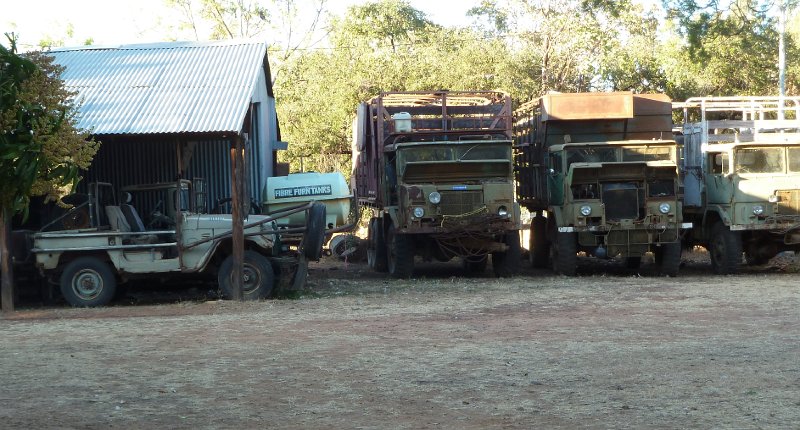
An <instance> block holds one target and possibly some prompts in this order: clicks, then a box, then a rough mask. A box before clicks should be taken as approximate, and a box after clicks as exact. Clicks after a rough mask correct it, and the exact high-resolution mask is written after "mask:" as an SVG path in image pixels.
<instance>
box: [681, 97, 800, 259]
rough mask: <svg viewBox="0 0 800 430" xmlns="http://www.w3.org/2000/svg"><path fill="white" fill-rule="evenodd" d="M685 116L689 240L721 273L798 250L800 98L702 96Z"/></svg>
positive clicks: (688, 107) (685, 105)
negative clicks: (706, 251)
mask: <svg viewBox="0 0 800 430" xmlns="http://www.w3.org/2000/svg"><path fill="white" fill-rule="evenodd" d="M675 108H676V109H677V112H678V113H679V114H680V115H679V116H680V117H681V118H682V120H681V121H680V122H681V123H682V124H681V125H680V127H679V128H678V132H679V136H680V138H682V139H683V146H684V159H683V163H682V165H681V170H682V174H683V176H684V177H685V180H684V182H685V188H686V192H685V201H684V217H685V218H686V219H687V220H688V221H691V222H692V223H693V224H694V228H693V229H692V234H691V235H689V236H688V237H687V239H689V240H690V241H691V243H693V244H698V245H702V246H704V247H706V248H707V249H708V250H709V253H710V257H711V265H712V267H713V269H714V271H715V272H716V273H718V274H732V273H736V272H737V271H738V270H739V267H740V265H741V263H742V253H744V256H745V261H746V263H747V264H750V265H758V264H763V263H766V262H767V261H768V260H769V259H771V258H772V257H774V256H775V255H777V254H778V253H779V252H782V251H795V252H797V251H798V250H800V98H798V97H784V98H780V97H703V98H691V99H689V100H687V101H686V102H684V103H676V104H675Z"/></svg>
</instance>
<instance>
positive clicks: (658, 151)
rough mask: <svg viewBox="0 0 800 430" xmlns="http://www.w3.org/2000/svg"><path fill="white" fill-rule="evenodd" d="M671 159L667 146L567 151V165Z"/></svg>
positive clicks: (575, 149) (584, 148) (572, 149)
mask: <svg viewBox="0 0 800 430" xmlns="http://www.w3.org/2000/svg"><path fill="white" fill-rule="evenodd" d="M671 159H672V147H669V146H624V147H608V146H606V147H583V148H570V149H569V150H568V151H567V162H568V163H569V164H572V163H615V162H629V161H661V160H666V161H669V160H671Z"/></svg>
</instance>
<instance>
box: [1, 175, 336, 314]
mask: <svg viewBox="0 0 800 430" xmlns="http://www.w3.org/2000/svg"><path fill="white" fill-rule="evenodd" d="M88 188H89V192H88V194H85V195H75V196H71V198H69V199H67V203H69V204H71V205H72V208H71V209H70V210H69V211H68V212H66V213H65V214H63V215H62V217H61V219H56V220H54V221H53V222H51V223H49V224H48V225H46V226H45V227H43V228H42V229H41V231H37V232H30V233H29V234H28V235H27V240H28V242H29V243H31V244H32V247H31V248H30V249H29V253H28V254H29V255H15V256H14V257H15V261H18V262H31V263H33V264H34V265H35V267H36V269H38V271H39V272H40V274H41V275H42V276H43V277H44V278H45V279H47V280H48V281H49V282H50V283H51V284H56V285H58V286H59V287H60V290H61V294H62V295H63V297H64V298H65V299H66V300H67V302H69V303H70V304H71V305H73V306H81V307H93V306H103V305H105V304H108V303H109V302H110V301H111V300H112V299H113V297H114V295H115V293H116V292H117V286H118V284H119V283H123V282H126V281H129V280H132V279H156V280H161V279H167V278H170V277H175V276H178V275H181V276H185V275H187V274H197V275H200V276H205V277H212V278H216V280H217V282H218V284H219V288H220V291H221V293H222V295H223V296H224V297H231V296H232V295H233V287H232V273H233V270H234V269H233V265H234V262H233V256H232V253H233V248H232V246H233V245H232V230H233V219H232V217H231V215H227V214H206V213H202V212H204V210H203V209H202V208H203V207H204V206H205V204H204V202H203V198H204V192H203V191H202V187H193V184H192V182H191V181H187V180H183V181H180V186H179V185H178V183H177V182H176V183H168V184H151V185H143V186H135V187H129V188H127V190H128V192H124V193H122V195H123V196H124V198H122V199H117V196H116V193H115V190H114V187H113V186H112V185H111V184H109V183H101V182H97V183H92V184H89V187H88ZM178 190H180V191H178ZM131 192H135V193H151V194H152V195H153V196H152V197H151V199H152V200H153V201H158V203H156V204H155V206H154V208H153V209H152V210H151V211H150V213H149V215H148V216H146V217H145V218H144V219H143V218H142V217H141V216H140V215H139V213H138V211H137V209H136V207H135V206H134V205H133V204H131V203H133V200H132V194H131ZM159 196H161V197H159ZM142 198H144V197H142ZM173 199H174V200H173ZM162 208H163V209H162ZM161 210H165V211H166V212H165V213H161ZM303 211H305V212H307V216H306V220H307V222H306V226H305V227H304V228H302V229H297V230H298V231H304V232H305V235H304V239H303V243H302V245H301V246H300V248H299V249H290V248H288V247H286V246H285V245H283V244H282V243H281V241H280V234H279V231H278V230H277V224H276V222H275V220H276V219H278V218H281V217H284V216H290V215H292V214H294V213H297V212H303ZM171 216H174V218H171ZM65 220H67V221H66V222H65ZM50 226H58V227H59V228H60V229H59V230H55V231H49V228H48V227H50ZM284 231H286V230H285V229H284V230H281V231H280V233H283V232H284ZM324 233H325V206H324V205H322V204H319V203H314V202H311V203H306V204H303V205H297V206H294V207H287V208H284V209H281V210H279V211H275V212H272V213H269V214H265V215H249V216H247V218H246V219H245V220H244V237H245V244H244V246H245V251H244V261H243V277H242V278H243V279H242V294H243V296H244V298H245V299H257V298H263V297H267V296H268V295H269V294H270V293H271V292H272V290H273V288H274V287H275V285H276V283H277V281H278V280H279V278H283V277H288V278H293V279H294V281H293V282H295V283H298V282H304V280H305V278H304V274H305V273H306V272H305V271H304V270H303V269H304V267H303V264H304V262H305V261H306V260H318V259H319V257H320V254H321V252H322V241H323V238H324ZM20 254H21V253H20ZM31 256H32V257H33V258H30V257H31ZM298 277H302V279H299V278H298Z"/></svg>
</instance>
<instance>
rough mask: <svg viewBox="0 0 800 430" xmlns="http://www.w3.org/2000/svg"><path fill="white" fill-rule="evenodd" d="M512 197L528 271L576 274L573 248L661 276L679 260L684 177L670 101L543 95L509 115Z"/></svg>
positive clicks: (612, 95) (643, 96) (670, 272)
mask: <svg viewBox="0 0 800 430" xmlns="http://www.w3.org/2000/svg"><path fill="white" fill-rule="evenodd" d="M514 116H515V123H514V126H515V127H514V139H515V165H516V175H517V176H516V179H517V200H518V201H519V202H520V204H521V205H522V206H523V207H525V208H527V209H528V210H529V211H530V213H531V215H532V219H531V226H530V232H531V234H530V259H531V262H532V263H533V266H534V267H540V268H541V267H547V266H548V263H549V264H550V265H552V268H553V269H554V270H555V271H556V272H558V273H560V274H564V275H574V274H575V273H576V268H577V265H578V259H577V253H578V252H581V251H583V252H585V253H586V254H587V255H592V256H595V257H598V258H604V259H605V258H612V257H620V258H622V259H624V261H625V263H626V264H627V265H628V267H630V268H638V267H639V265H640V263H641V259H642V257H643V256H644V255H645V253H647V252H652V253H653V254H654V256H655V261H656V263H657V265H658V267H659V269H660V271H661V272H662V273H663V274H666V275H669V276H675V275H677V273H678V269H679V266H680V258H681V229H682V228H688V227H689V226H691V224H688V223H683V219H682V208H681V190H682V187H681V181H680V177H679V176H678V166H677V162H678V151H677V146H676V144H675V141H674V140H673V138H672V119H671V103H670V100H669V98H668V97H666V96H663V95H658V94H632V93H630V92H616V93H569V94H568V93H564V94H548V95H545V96H543V97H541V98H539V99H536V100H533V101H531V102H529V103H526V104H525V105H523V106H520V108H519V109H517V110H516V111H515V114H514Z"/></svg>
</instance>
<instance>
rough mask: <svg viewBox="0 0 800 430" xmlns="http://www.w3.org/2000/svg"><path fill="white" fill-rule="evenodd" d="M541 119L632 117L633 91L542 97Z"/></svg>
mask: <svg viewBox="0 0 800 430" xmlns="http://www.w3.org/2000/svg"><path fill="white" fill-rule="evenodd" d="M541 103H542V104H541V110H542V111H541V115H542V118H541V120H542V121H550V120H580V119H625V118H633V93H631V92H616V93H565V94H548V95H546V96H543V97H542V102H541Z"/></svg>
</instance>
